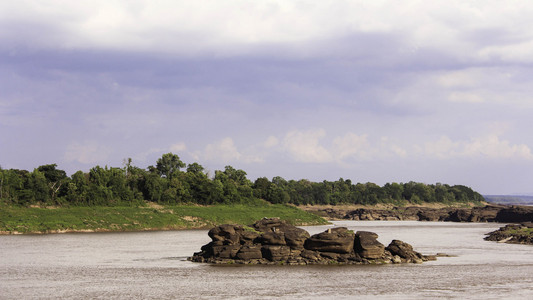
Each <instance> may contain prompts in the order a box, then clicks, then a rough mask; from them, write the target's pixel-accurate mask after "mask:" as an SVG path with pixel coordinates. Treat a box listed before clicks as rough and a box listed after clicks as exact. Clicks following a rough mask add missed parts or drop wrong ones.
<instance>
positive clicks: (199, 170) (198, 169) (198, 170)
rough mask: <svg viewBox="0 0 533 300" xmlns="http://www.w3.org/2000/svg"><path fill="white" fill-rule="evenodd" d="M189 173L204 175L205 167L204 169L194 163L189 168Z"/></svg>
mask: <svg viewBox="0 0 533 300" xmlns="http://www.w3.org/2000/svg"><path fill="white" fill-rule="evenodd" d="M187 172H188V173H203V172H204V167H202V166H201V165H200V164H198V163H192V164H189V165H188V166H187Z"/></svg>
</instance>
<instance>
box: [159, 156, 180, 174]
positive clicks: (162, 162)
mask: <svg viewBox="0 0 533 300" xmlns="http://www.w3.org/2000/svg"><path fill="white" fill-rule="evenodd" d="M184 167H185V163H184V162H182V161H181V160H180V157H179V156H178V155H176V154H173V153H167V154H163V156H162V157H161V158H159V159H158V160H157V164H156V169H157V170H158V171H159V175H160V176H163V177H167V178H170V177H172V176H173V174H174V172H179V170H180V168H184Z"/></svg>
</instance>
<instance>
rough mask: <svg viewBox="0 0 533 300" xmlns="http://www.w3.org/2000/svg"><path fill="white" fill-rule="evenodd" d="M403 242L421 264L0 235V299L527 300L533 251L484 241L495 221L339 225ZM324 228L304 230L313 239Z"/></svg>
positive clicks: (123, 237) (193, 236) (194, 239)
mask: <svg viewBox="0 0 533 300" xmlns="http://www.w3.org/2000/svg"><path fill="white" fill-rule="evenodd" d="M334 223H335V224H334V226H346V227H348V228H349V229H353V230H367V231H373V232H376V233H378V234H379V236H380V237H379V240H380V241H381V242H382V243H383V244H388V243H389V242H390V241H391V240H392V239H400V240H403V241H405V242H408V243H410V244H412V245H413V246H414V248H415V249H416V250H418V251H419V252H422V253H424V254H435V253H437V252H444V253H447V254H453V255H457V257H442V258H439V259H438V260H437V261H433V262H427V263H424V264H421V265H413V264H410V265H385V266H211V265H205V264H196V263H191V262H188V261H187V260H186V258H187V256H190V255H191V254H192V253H193V252H195V251H199V249H200V247H201V246H202V245H203V244H205V243H207V242H209V237H208V236H207V232H206V231H203V230H191V231H166V232H139V233H96V234H59V235H26V236H0V253H1V258H0V291H1V293H0V298H1V299H16V298H18V299H28V298H48V299H52V298H53V299H57V298H70V299H80V298H85V299H87V298H101V299H104V298H105V299H109V298H154V299H187V298H188V299H212V298H237V299H240V298H242V299H251V298H253V299H261V298H264V299H270V298H277V297H280V298H290V299H310V298H311V299H312V298H316V299H322V298H336V299H339V298H340V299H343V298H346V299H348V298H355V297H357V298H359V299H361V298H362V299H365V298H380V299H413V298H416V299H426V298H444V299H449V298H457V299H479V298H481V297H482V298H489V299H490V298H506V299H511V298H512V299H531V298H533V291H531V287H532V286H533V246H528V245H509V244H498V243H494V242H487V241H484V240H483V237H484V234H485V233H487V232H489V231H492V230H495V229H496V228H498V227H500V226H501V225H499V224H483V223H482V224H468V223H436V222H395V221H375V222H374V221H339V222H334ZM328 227H330V226H313V227H305V229H306V230H308V231H309V232H310V233H311V234H314V233H318V232H321V231H323V230H325V228H328Z"/></svg>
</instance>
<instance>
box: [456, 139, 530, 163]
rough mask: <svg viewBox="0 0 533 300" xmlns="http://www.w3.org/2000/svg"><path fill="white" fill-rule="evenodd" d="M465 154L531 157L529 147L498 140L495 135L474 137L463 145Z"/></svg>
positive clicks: (495, 156) (492, 156) (528, 158)
mask: <svg viewBox="0 0 533 300" xmlns="http://www.w3.org/2000/svg"><path fill="white" fill-rule="evenodd" d="M464 154H465V155H467V156H479V155H481V156H485V157H488V158H496V159H497V158H517V159H527V160H531V159H533V155H532V154H531V149H530V148H529V147H528V146H527V145H525V144H511V143H510V142H509V141H507V140H500V138H499V137H498V136H497V135H489V136H485V137H480V138H475V139H473V140H472V141H470V142H469V143H467V144H466V145H465V147H464Z"/></svg>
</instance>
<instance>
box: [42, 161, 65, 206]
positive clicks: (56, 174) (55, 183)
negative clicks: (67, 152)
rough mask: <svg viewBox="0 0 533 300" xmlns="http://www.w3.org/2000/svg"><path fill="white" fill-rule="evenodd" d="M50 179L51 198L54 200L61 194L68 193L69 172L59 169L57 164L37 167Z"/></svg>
mask: <svg viewBox="0 0 533 300" xmlns="http://www.w3.org/2000/svg"><path fill="white" fill-rule="evenodd" d="M37 171H39V172H41V173H42V174H43V175H44V177H45V178H46V180H47V181H48V187H49V189H50V198H51V200H52V201H53V202H55V201H56V198H57V197H58V196H59V195H60V194H64V193H66V190H67V188H66V184H65V183H66V182H67V181H68V180H67V179H68V177H67V173H66V172H65V171H63V170H59V169H57V164H48V165H42V166H39V167H38V168H37Z"/></svg>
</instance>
